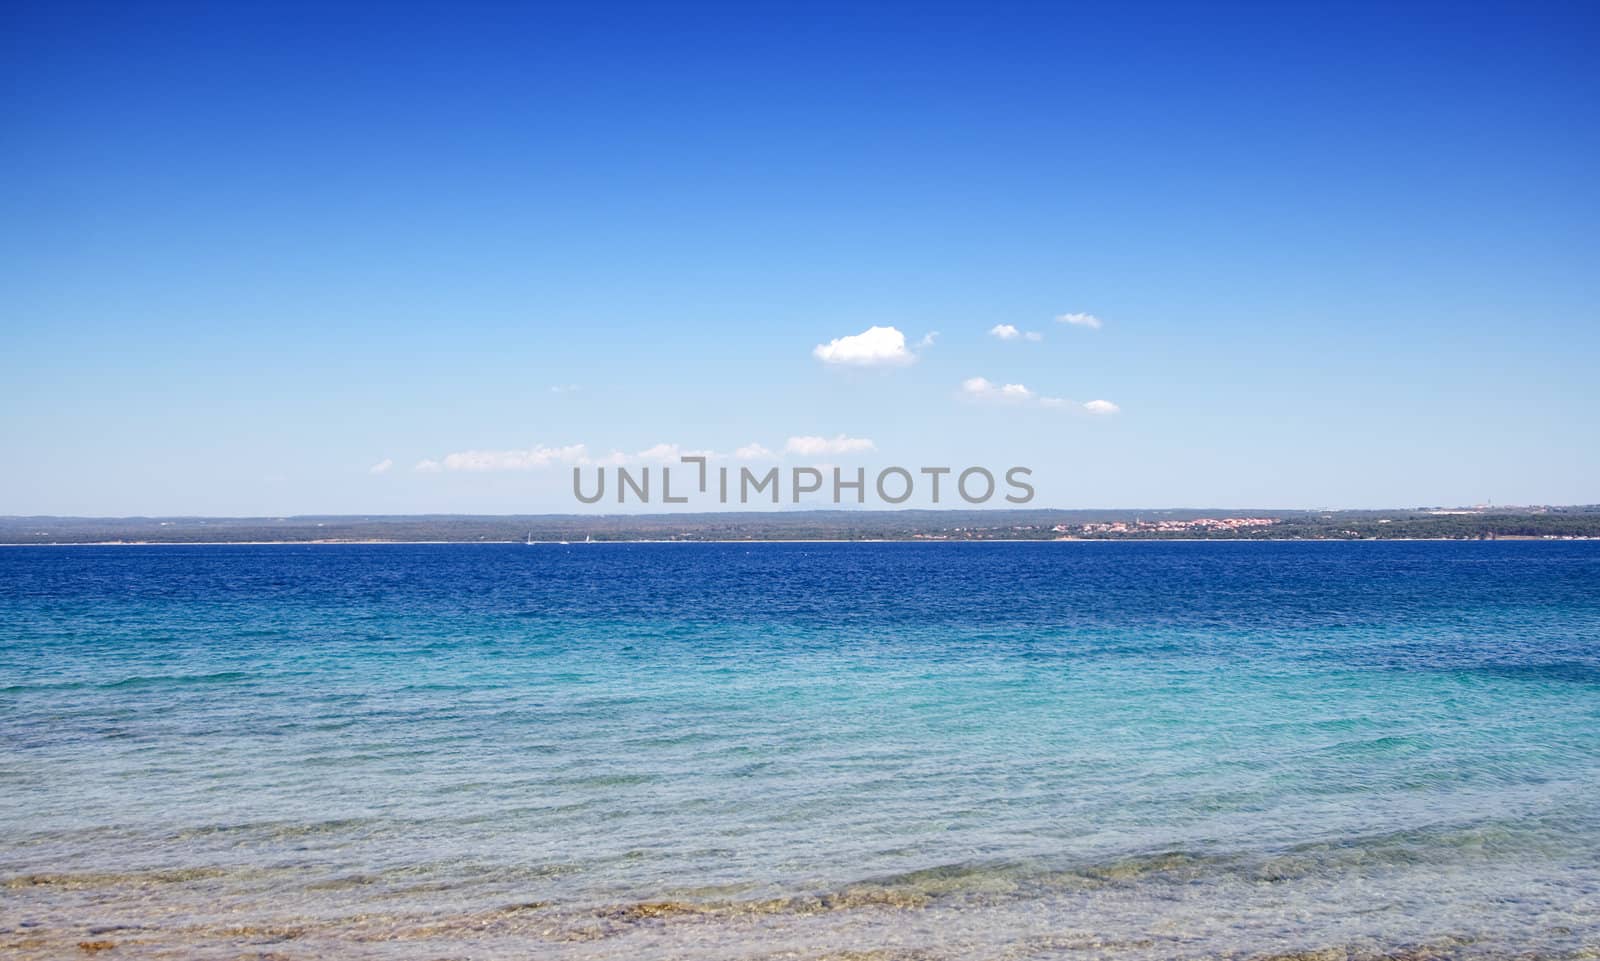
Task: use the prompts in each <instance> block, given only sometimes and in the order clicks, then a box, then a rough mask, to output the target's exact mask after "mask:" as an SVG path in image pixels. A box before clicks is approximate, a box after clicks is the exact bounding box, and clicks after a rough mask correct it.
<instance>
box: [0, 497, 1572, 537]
mask: <svg viewBox="0 0 1600 961" xmlns="http://www.w3.org/2000/svg"><path fill="white" fill-rule="evenodd" d="M1596 538H1600V505H1580V506H1533V507H1495V508H1489V507H1473V508H1408V509H1404V510H1399V509H1397V510H1323V511H1308V510H1258V509H1251V510H1239V509H1233V510H1224V509H1205V508H1163V509H1151V510H1090V509H1080V510H982V511H979V510H904V511H845V510H815V511H773V512H722V513H697V514H687V513H686V514H595V515H580V514H530V515H303V516H289V517H121V518H106V517H100V518H95V517H54V516H31V517H19V516H7V517H0V546H30V545H40V546H42V545H61V546H71V545H79V546H83V545H101V546H134V545H176V544H234V545H247V544H290V545H293V544H307V545H310V544H445V543H457V544H494V543H530V542H531V543H533V544H560V543H563V542H570V543H573V544H575V545H579V546H581V543H582V542H583V541H585V540H586V539H592V540H593V541H594V542H596V543H684V542H690V543H829V542H852V541H853V542H901V541H903V542H913V543H923V542H932V543H946V542H951V541H960V542H994V541H1033V542H1043V541H1049V542H1097V541H1135V540H1137V541H1194V540H1203V541H1215V540H1230V541H1264V540H1272V541H1282V540H1291V541H1353V540H1499V539H1505V540H1589V539H1596Z"/></svg>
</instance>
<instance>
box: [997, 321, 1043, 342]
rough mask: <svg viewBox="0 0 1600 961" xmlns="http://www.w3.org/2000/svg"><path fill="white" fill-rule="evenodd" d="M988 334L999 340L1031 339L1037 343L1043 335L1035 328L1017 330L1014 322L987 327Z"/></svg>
mask: <svg viewBox="0 0 1600 961" xmlns="http://www.w3.org/2000/svg"><path fill="white" fill-rule="evenodd" d="M989 336H991V337H998V338H1000V339H1001V340H1031V341H1033V342H1034V343H1038V342H1039V341H1041V340H1044V335H1043V334H1041V333H1039V332H1038V331H1036V330H1018V329H1017V328H1016V325H1014V324H995V325H994V326H993V327H990V328H989Z"/></svg>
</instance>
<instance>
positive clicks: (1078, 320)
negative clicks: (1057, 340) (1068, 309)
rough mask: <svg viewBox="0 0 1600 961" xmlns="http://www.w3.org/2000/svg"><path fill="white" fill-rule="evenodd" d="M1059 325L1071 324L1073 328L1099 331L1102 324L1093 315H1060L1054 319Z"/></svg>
mask: <svg viewBox="0 0 1600 961" xmlns="http://www.w3.org/2000/svg"><path fill="white" fill-rule="evenodd" d="M1056 322H1057V323H1060V324H1071V325H1073V326H1074V327H1087V328H1089V329H1090V330H1099V329H1100V328H1101V327H1102V326H1104V323H1103V322H1102V321H1101V320H1100V318H1099V317H1096V316H1095V315H1094V314H1062V315H1060V316H1059V317H1057V318H1056Z"/></svg>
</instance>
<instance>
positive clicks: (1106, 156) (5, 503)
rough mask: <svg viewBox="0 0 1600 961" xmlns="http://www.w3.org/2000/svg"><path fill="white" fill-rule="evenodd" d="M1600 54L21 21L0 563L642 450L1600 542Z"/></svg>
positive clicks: (1510, 25)
mask: <svg viewBox="0 0 1600 961" xmlns="http://www.w3.org/2000/svg"><path fill="white" fill-rule="evenodd" d="M1597 29H1600V5H1597V4H1595V3H1592V2H1574V3H1538V2H1534V3H1529V2H1516V3H1504V4H1495V3H1460V2H1451V3H1439V4H1415V3H1403V2H1402V3H1372V4H1348V3H1338V4H1332V3H1330V4H1323V5H1320V7H1318V5H1313V4H1300V3H1285V4H1268V3H1259V4H1245V5H1232V4H1214V3H1205V4H1199V3H1197V4H1183V5H1159V4H1154V5H1152V4H1145V5H1139V4H1120V3H1118V4H1111V3H1104V4H1079V5H1073V4H1059V5H1058V4H1037V5H1016V6H1008V5H1003V4H995V3H983V4H971V5H967V6H948V5H927V4H916V5H911V4H908V5H904V6H899V7H895V6H890V5H880V4H842V5H837V6H831V7H830V6H824V5H816V4H803V5H801V4H797V5H783V6H778V5H758V4H738V5H729V6H726V7H723V6H704V5H701V6H696V5H677V4H662V5H655V6H652V7H627V6H613V7H606V8H601V7H598V6H595V5H589V4H573V5H570V6H564V7H556V6H550V7H544V6H541V5H537V4H526V5H521V4H503V5H501V4H495V5H484V4H470V3H450V4H438V5H410V4H404V3H394V4H370V5H340V4H336V3H315V4H310V3H307V4H295V3H274V4H248V3H238V4H235V3H212V4H195V5H183V4H170V3H153V4H124V3H115V4H105V5H86V4H77V3H71V2H48V3H46V2H31V3H29V2H17V0H7V2H3V3H0V371H3V373H0V377H3V378H4V380H3V384H4V407H3V412H0V451H3V454H0V514H33V513H71V514H96V515H123V514H172V513H183V514H283V513H292V512H339V513H345V512H358V513H366V512H424V511H426V512H526V511H565V510H570V509H573V508H574V507H575V506H576V505H575V502H574V500H573V498H572V496H571V492H570V487H571V476H570V466H571V464H572V463H574V462H577V463H589V462H592V461H595V460H598V459H601V458H604V457H607V456H610V455H612V454H613V453H614V452H616V453H620V454H621V455H622V456H623V457H624V458H625V459H628V460H630V461H632V462H635V463H639V462H642V461H641V459H640V457H639V455H640V453H641V452H645V451H648V450H649V449H651V448H655V447H657V445H678V446H679V447H680V448H682V449H686V450H696V449H699V450H710V451H714V452H716V453H717V454H718V456H719V457H724V458H726V460H725V461H724V462H726V463H740V461H738V460H736V459H735V457H736V453H737V452H738V451H739V450H740V449H741V448H745V449H746V450H745V456H746V457H747V458H749V459H750V461H751V462H766V461H767V460H772V461H775V462H778V463H782V464H790V465H792V464H798V463H808V464H809V463H858V462H859V463H863V464H870V465H878V466H883V465H890V464H900V465H905V466H908V467H917V466H921V465H952V466H956V467H962V466H966V465H971V464H977V465H985V466H988V467H991V468H996V469H1003V468H1005V467H1007V466H1011V465H1018V464H1020V465H1027V466H1029V467H1031V468H1032V469H1033V471H1034V478H1033V479H1034V483H1035V486H1036V488H1037V490H1038V497H1037V499H1036V501H1035V504H1036V505H1038V506H1055V507H1148V506H1223V507H1242V506H1262V507H1296V506H1304V507H1330V506H1346V507H1363V506H1416V505H1424V504H1427V505H1433V504H1464V503H1476V502H1481V501H1484V500H1493V501H1494V502H1496V503H1590V502H1596V501H1600V440H1597V438H1600V386H1597V375H1600V290H1597V278H1600V257H1597V255H1600V240H1597V228H1600V216H1597V214H1600V203H1597V201H1600V175H1597V171H1600V151H1597V147H1600V136H1597V135H1600V110H1597V104H1600V40H1597ZM1084 315H1087V316H1084ZM1062 317H1067V318H1068V320H1067V321H1063V320H1059V319H1058V318H1062ZM1090 318H1093V320H1094V321H1097V322H1098V326H1096V325H1095V323H1092V322H1091V321H1090ZM1071 321H1077V322H1071ZM875 327H876V328H892V329H893V330H892V331H884V330H880V331H878V332H876V333H872V334H868V335H867V336H866V337H865V338H864V339H863V340H842V339H844V338H850V337H854V336H856V335H863V334H867V332H869V331H870V330H871V328H875ZM932 332H937V333H938V336H937V337H936V338H934V339H933V342H932V343H931V344H927V343H925V340H924V338H925V336H926V335H928V334H930V333H932ZM1030 335H1032V336H1030ZM897 336H898V337H900V338H903V344H904V346H903V347H900V346H899V344H900V341H898V340H896V337H897ZM836 340H839V341H841V342H840V343H837V344H835V343H834V342H835V341H836ZM819 348H820V349H819ZM978 378H982V380H978ZM1006 385H1021V387H1020V388H1018V387H1012V388H1010V389H1008V388H1007V387H1006ZM1096 402H1102V403H1096ZM841 437H842V438H845V439H846V440H845V442H844V443H843V444H841V443H840V441H839V439H840V438H841ZM807 438H824V439H826V440H827V443H825V444H823V443H819V442H818V441H817V440H814V439H813V440H807ZM791 439H793V441H791ZM851 441H854V442H855V443H850V442H851ZM867 442H870V444H871V447H870V449H866V450H855V451H841V450H839V449H838V448H839V447H841V446H842V447H846V448H848V447H857V448H862V447H865V445H866V443H867ZM576 445H583V447H582V450H581V451H574V450H572V449H571V448H574V447H575V446H576ZM755 445H759V447H760V448H763V449H764V450H750V449H749V448H751V447H753V446H755ZM452 454H454V455H458V456H456V457H454V458H452V457H451V456H450V455H452ZM649 459H650V458H649V457H648V456H646V457H644V458H643V459H642V460H643V461H647V460H649ZM385 465H387V466H385Z"/></svg>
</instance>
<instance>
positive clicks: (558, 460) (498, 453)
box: [414, 444, 589, 473]
mask: <svg viewBox="0 0 1600 961" xmlns="http://www.w3.org/2000/svg"><path fill="white" fill-rule="evenodd" d="M587 463H589V457H588V454H587V453H586V452H585V448H584V446H583V445H582V444H572V445H569V446H567V447H543V446H535V447H530V448H528V449H527V450H466V451H459V452H457V453H454V454H446V455H445V456H444V457H442V458H440V459H439V460H424V461H419V462H418V463H417V466H416V467H415V468H414V470H419V471H422V472H424V473H437V472H439V471H473V472H483V471H506V470H537V469H539V468H541V467H549V466H551V465H552V464H587Z"/></svg>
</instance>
